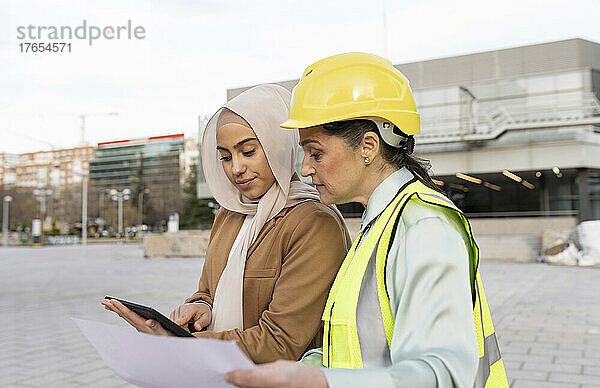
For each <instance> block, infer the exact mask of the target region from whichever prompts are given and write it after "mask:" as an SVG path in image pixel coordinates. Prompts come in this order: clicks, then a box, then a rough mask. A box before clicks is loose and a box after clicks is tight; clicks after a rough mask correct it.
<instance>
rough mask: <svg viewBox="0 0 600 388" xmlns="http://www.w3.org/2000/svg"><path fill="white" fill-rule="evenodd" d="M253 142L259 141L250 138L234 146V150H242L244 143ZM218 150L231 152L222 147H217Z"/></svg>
mask: <svg viewBox="0 0 600 388" xmlns="http://www.w3.org/2000/svg"><path fill="white" fill-rule="evenodd" d="M252 140H258V139H257V138H255V137H248V138H246V139H244V140H242V141H239V142H237V143H236V145H234V146H233V148H234V149H236V150H237V149H238V148H240V147H241V146H243V145H244V143H247V142H249V141H252ZM217 149H218V150H223V151H229V150H228V149H227V148H225V147H221V146H217Z"/></svg>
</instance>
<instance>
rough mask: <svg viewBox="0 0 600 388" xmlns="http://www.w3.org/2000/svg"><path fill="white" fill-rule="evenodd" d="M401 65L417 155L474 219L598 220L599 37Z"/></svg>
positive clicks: (349, 209)
mask: <svg viewBox="0 0 600 388" xmlns="http://www.w3.org/2000/svg"><path fill="white" fill-rule="evenodd" d="M395 67H396V68H398V69H399V70H400V71H402V73H404V74H405V75H406V76H407V77H408V79H409V80H410V81H411V87H412V89H413V92H414V95H415V100H416V102H417V109H418V111H419V112H420V114H421V133H420V134H418V135H417V136H416V143H417V152H418V155H417V156H420V157H423V158H425V159H429V160H431V162H432V165H433V170H432V173H433V175H434V176H435V177H436V179H437V182H438V184H439V185H440V187H441V188H442V189H443V190H444V191H446V193H447V194H448V195H449V196H450V197H451V198H452V199H453V200H454V202H455V203H456V204H457V205H458V206H459V207H460V208H461V209H463V210H464V211H465V212H466V213H467V214H468V215H469V216H470V217H491V218H497V217H529V216H534V217H552V216H566V217H572V218H574V219H577V220H579V221H582V220H589V219H600V103H599V102H598V98H599V97H600V45H599V44H597V43H594V42H590V41H586V40H583V39H570V40H565V41H558V42H551V43H546V44H538V45H532V46H523V47H516V48H511V49H505V50H496V51H488V52H481V53H475V54H470V55H462V56H456V57H448V58H441V59H434V60H429V61H422V62H413V63H406V64H400V65H395ZM296 83H297V80H292V81H284V82H280V83H279V84H280V85H282V86H284V87H286V88H287V89H289V90H291V89H292V88H293V86H294V85H295V84H296ZM248 88H249V87H243V88H238V89H230V90H228V93H227V97H228V99H231V98H233V97H235V96H236V95H238V94H239V93H241V92H242V91H244V90H246V89H248ZM344 211H345V212H346V213H347V214H358V213H360V212H361V211H362V207H361V206H360V205H358V204H352V205H347V206H345V207H344Z"/></svg>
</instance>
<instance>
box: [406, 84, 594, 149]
mask: <svg viewBox="0 0 600 388" xmlns="http://www.w3.org/2000/svg"><path fill="white" fill-rule="evenodd" d="M474 106H475V109H474V111H475V112H477V114H473V115H471V117H465V115H460V114H454V115H446V116H437V115H436V116H428V114H427V110H426V109H423V113H422V114H421V133H420V134H419V135H418V137H417V139H418V142H419V143H420V144H432V143H447V142H457V141H476V140H489V139H494V138H496V137H498V136H500V135H501V134H502V133H504V132H505V131H507V130H518V129H531V128H547V127H556V126H564V125H584V124H593V125H600V102H599V101H598V99H597V98H596V96H595V95H594V94H593V93H587V94H584V93H577V94H551V95H542V96H527V97H519V98H515V99H510V100H504V101H502V102H501V103H499V102H477V101H475V104H474Z"/></svg>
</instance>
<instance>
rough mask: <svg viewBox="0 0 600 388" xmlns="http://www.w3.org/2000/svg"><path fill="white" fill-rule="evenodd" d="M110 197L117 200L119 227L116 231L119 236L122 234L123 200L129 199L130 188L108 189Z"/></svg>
mask: <svg viewBox="0 0 600 388" xmlns="http://www.w3.org/2000/svg"><path fill="white" fill-rule="evenodd" d="M108 194H110V197H111V199H112V200H113V201H117V203H118V208H119V215H118V218H119V228H118V233H119V237H121V235H122V234H123V200H125V201H127V200H128V199H129V194H131V190H129V189H123V191H118V190H117V189H110V190H109V191H108Z"/></svg>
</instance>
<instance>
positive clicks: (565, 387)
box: [512, 379, 579, 388]
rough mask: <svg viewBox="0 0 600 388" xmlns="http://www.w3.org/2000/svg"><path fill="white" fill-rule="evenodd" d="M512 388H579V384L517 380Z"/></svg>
mask: <svg viewBox="0 0 600 388" xmlns="http://www.w3.org/2000/svg"><path fill="white" fill-rule="evenodd" d="M512 388H579V384H564V383H552V382H548V381H539V380H527V379H519V380H516V381H515V382H514V383H513V384H512Z"/></svg>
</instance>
